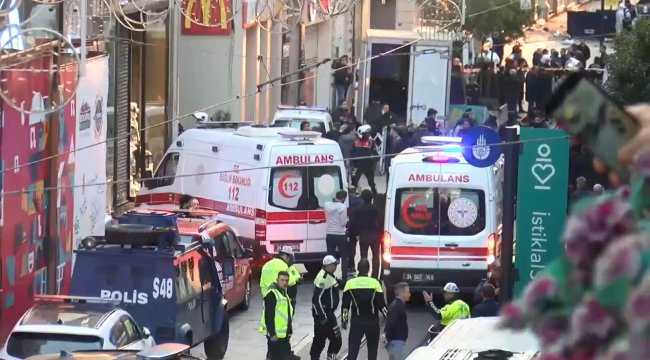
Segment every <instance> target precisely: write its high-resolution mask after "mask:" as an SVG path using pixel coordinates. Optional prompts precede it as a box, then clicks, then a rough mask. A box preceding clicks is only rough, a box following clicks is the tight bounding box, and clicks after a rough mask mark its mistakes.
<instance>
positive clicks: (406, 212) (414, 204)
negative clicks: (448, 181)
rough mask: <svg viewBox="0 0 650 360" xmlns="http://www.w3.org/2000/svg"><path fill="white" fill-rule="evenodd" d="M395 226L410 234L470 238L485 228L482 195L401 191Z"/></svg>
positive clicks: (424, 189)
mask: <svg viewBox="0 0 650 360" xmlns="http://www.w3.org/2000/svg"><path fill="white" fill-rule="evenodd" d="M396 199H397V201H396V202H395V210H394V211H395V227H396V228H397V229H398V230H399V231H401V232H403V233H405V234H410V235H441V236H463V235H465V236H469V235H476V234H478V233H480V232H481V231H483V229H484V228H485V193H484V192H483V191H482V190H475V189H460V188H428V187H417V188H401V189H398V190H397V194H396Z"/></svg>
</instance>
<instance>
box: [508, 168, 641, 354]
mask: <svg viewBox="0 0 650 360" xmlns="http://www.w3.org/2000/svg"><path fill="white" fill-rule="evenodd" d="M648 163H650V162H648ZM641 168H647V169H650V166H648V167H643V166H642V167H641ZM636 176H637V178H636V179H634V181H633V182H632V184H633V185H632V187H631V188H625V189H620V190H619V191H617V192H615V193H611V194H605V195H602V196H599V197H596V198H592V199H585V200H583V201H582V202H580V203H578V204H576V206H574V208H573V209H572V215H571V216H570V217H569V219H568V220H567V223H566V227H565V232H564V235H563V239H562V241H563V242H564V245H565V252H564V254H563V255H562V256H561V257H560V258H558V259H556V260H555V261H554V262H552V263H551V264H550V265H549V266H548V267H547V268H546V269H545V271H544V272H543V273H541V274H540V275H539V276H538V277H537V278H536V279H534V280H533V281H532V282H531V283H530V284H529V285H528V286H527V288H526V289H525V290H524V293H523V295H522V296H521V298H520V299H518V300H516V301H515V302H513V303H511V304H508V305H505V306H504V307H503V308H502V314H501V316H502V325H503V326H505V327H508V328H513V329H521V328H524V327H530V328H532V330H533V331H534V332H535V333H536V334H537V336H538V337H539V339H540V342H541V348H542V354H541V358H540V360H591V359H595V360H648V359H650V230H649V229H650V226H648V223H649V222H648V221H647V220H646V216H647V209H648V199H650V196H649V195H648V194H650V191H648V189H649V188H650V180H649V179H650V171H642V172H640V173H639V174H636Z"/></svg>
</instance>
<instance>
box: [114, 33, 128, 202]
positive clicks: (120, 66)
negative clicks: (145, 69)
mask: <svg viewBox="0 0 650 360" xmlns="http://www.w3.org/2000/svg"><path fill="white" fill-rule="evenodd" d="M118 29H119V30H118V31H117V32H118V34H119V38H128V34H125V33H128V30H126V29H124V28H122V27H121V26H120V27H119V28H118ZM115 47H116V49H115V60H116V62H117V66H116V69H115V110H114V111H115V119H116V123H117V124H116V126H115V135H116V137H117V139H116V141H115V206H120V205H123V204H124V203H126V202H128V201H129V161H130V159H129V158H130V154H129V130H130V123H129V116H130V114H129V68H130V66H129V43H128V41H117V42H116V43H115Z"/></svg>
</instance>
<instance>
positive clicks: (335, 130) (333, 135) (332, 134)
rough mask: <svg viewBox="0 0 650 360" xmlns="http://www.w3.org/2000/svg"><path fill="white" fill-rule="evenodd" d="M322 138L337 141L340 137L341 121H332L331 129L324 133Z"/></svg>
mask: <svg viewBox="0 0 650 360" xmlns="http://www.w3.org/2000/svg"><path fill="white" fill-rule="evenodd" d="M324 138H326V139H330V140H332V141H336V142H337V143H338V142H339V139H340V138H341V123H338V122H336V123H334V125H333V127H332V129H331V130H330V131H328V132H327V134H325V136H324Z"/></svg>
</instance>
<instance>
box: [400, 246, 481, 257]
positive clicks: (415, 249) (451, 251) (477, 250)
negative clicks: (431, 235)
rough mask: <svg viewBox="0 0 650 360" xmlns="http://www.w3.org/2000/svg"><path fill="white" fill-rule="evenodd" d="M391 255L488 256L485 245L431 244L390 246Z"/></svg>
mask: <svg viewBox="0 0 650 360" xmlns="http://www.w3.org/2000/svg"><path fill="white" fill-rule="evenodd" d="M390 253H391V255H392V256H393V257H395V256H399V255H429V256H462V255H464V256H483V257H487V256H488V248H487V247H455V248H452V247H442V248H439V247H433V246H426V247H420V246H391V247H390Z"/></svg>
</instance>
